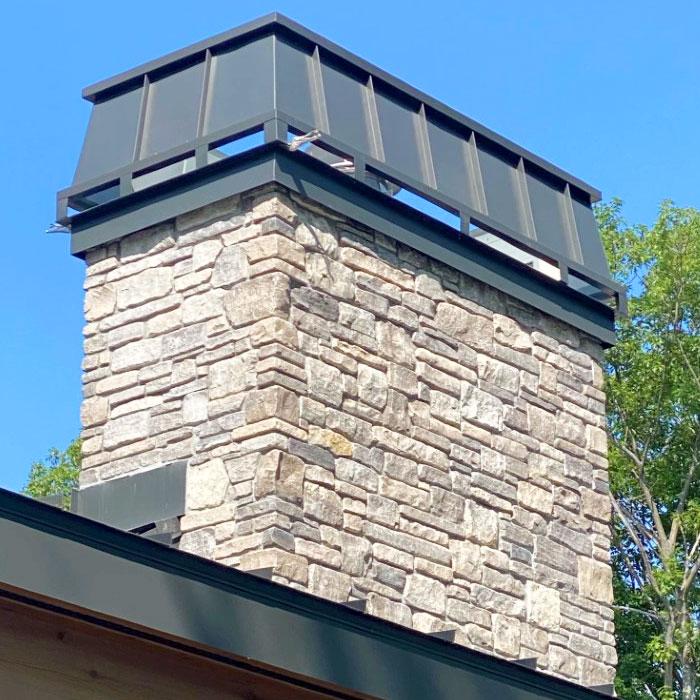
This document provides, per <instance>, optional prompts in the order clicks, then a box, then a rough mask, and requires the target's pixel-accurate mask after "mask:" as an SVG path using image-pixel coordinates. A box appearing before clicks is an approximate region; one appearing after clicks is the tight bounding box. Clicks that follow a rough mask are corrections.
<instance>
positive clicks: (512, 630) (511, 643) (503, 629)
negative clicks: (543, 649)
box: [493, 615, 520, 658]
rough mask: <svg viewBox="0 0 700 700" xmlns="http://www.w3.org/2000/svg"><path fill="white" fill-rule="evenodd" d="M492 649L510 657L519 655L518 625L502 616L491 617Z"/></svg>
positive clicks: (516, 622) (515, 621)
mask: <svg viewBox="0 0 700 700" xmlns="http://www.w3.org/2000/svg"><path fill="white" fill-rule="evenodd" d="M493 648H494V650H495V651H496V652H497V653H499V654H505V655H506V656H510V657H516V658H517V657H518V656H519V655H520V623H519V622H518V621H517V620H514V619H513V618H510V617H506V616H504V615H494V617H493Z"/></svg>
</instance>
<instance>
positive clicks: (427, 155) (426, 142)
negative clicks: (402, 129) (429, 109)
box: [416, 102, 437, 189]
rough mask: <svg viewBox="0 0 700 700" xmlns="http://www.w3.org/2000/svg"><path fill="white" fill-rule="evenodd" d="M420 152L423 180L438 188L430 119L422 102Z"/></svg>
mask: <svg viewBox="0 0 700 700" xmlns="http://www.w3.org/2000/svg"><path fill="white" fill-rule="evenodd" d="M416 136H417V140H418V154H419V156H420V165H421V171H422V172H423V181H424V182H425V183H426V184H427V185H428V186H429V187H432V188H433V189H437V178H436V177H435V163H434V162H433V154H432V151H431V150H430V139H429V138H428V119H427V117H426V115H425V104H424V103H422V102H421V106H420V110H419V111H418V133H417V135H416Z"/></svg>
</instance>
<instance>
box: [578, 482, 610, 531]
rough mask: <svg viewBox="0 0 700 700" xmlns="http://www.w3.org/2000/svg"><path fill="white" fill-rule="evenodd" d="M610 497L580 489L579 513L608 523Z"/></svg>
mask: <svg viewBox="0 0 700 700" xmlns="http://www.w3.org/2000/svg"><path fill="white" fill-rule="evenodd" d="M610 508H611V503H610V497H609V496H608V495H607V494H604V493H598V492H596V491H593V490H591V489H587V488H583V487H582V488H581V511H582V512H583V514H584V515H586V516H587V517H589V518H594V519H595V520H600V521H602V522H604V523H609V522H610Z"/></svg>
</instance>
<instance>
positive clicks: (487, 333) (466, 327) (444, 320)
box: [435, 302, 493, 351]
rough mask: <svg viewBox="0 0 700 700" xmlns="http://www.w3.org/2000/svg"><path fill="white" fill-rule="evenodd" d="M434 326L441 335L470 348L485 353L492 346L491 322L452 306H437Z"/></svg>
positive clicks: (441, 304)
mask: <svg viewBox="0 0 700 700" xmlns="http://www.w3.org/2000/svg"><path fill="white" fill-rule="evenodd" d="M435 325H436V326H437V328H439V329H440V330H441V331H442V332H443V333H446V334H447V335H449V336H451V337H453V338H455V339H456V340H459V341H460V342H461V343H464V344H465V345H468V346H469V347H471V348H475V349H479V350H484V351H487V350H488V349H489V348H491V346H492V344H493V322H492V321H491V319H489V318H485V317H484V316H480V315H478V314H473V313H470V312H469V311H466V310H465V309H463V308H461V307H459V306H456V305H454V304H448V303H447V302H441V303H439V304H438V306H437V312H436V314H435Z"/></svg>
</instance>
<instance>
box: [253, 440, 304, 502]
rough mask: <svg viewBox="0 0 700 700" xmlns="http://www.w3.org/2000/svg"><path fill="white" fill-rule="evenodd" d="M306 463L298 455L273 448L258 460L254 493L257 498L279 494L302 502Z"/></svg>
mask: <svg viewBox="0 0 700 700" xmlns="http://www.w3.org/2000/svg"><path fill="white" fill-rule="evenodd" d="M304 470H305V465H304V462H302V461H301V460H300V459H299V458H298V457H295V456H294V455H289V454H285V453H284V452H282V451H280V450H272V451H271V452H268V453H267V454H265V455H263V456H262V457H261V458H260V459H259V460H258V462H257V468H256V473H255V481H254V484H253V493H254V495H255V497H256V498H264V497H265V496H271V495H274V496H279V497H280V498H283V499H285V500H288V501H291V502H292V503H299V504H300V503H301V502H302V500H303V496H304Z"/></svg>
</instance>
